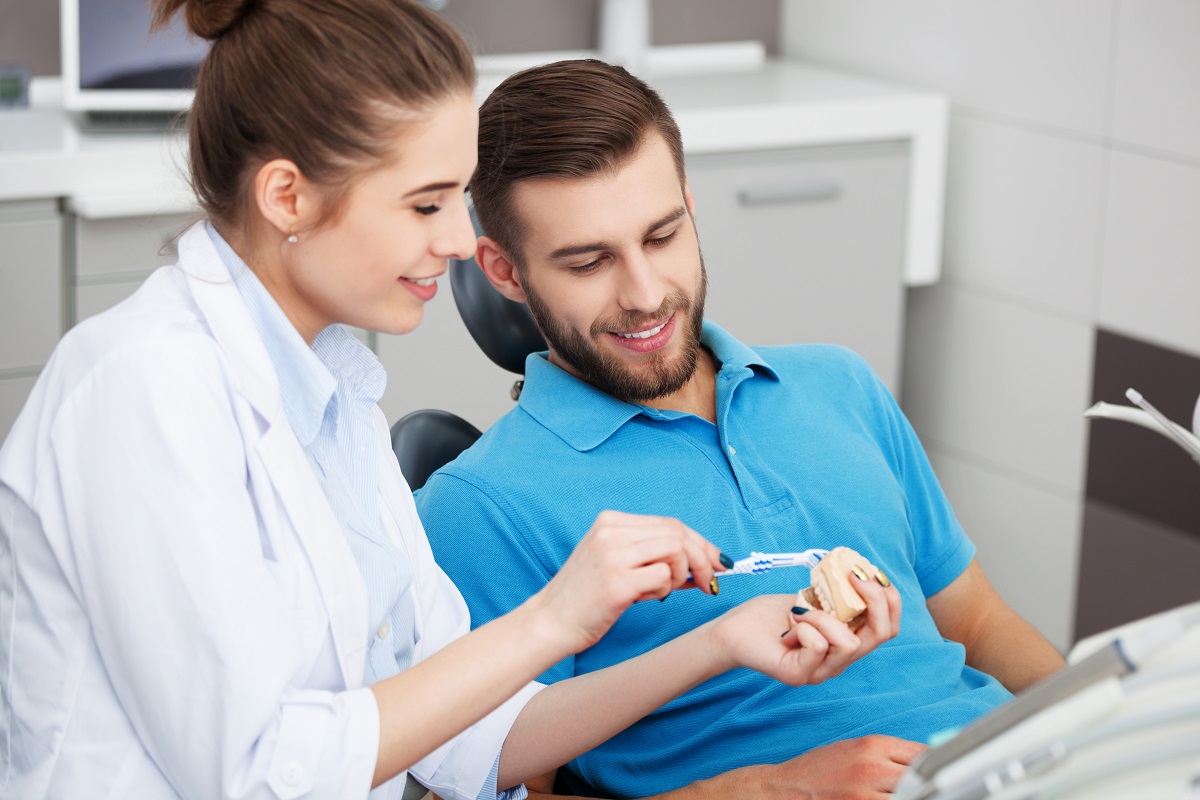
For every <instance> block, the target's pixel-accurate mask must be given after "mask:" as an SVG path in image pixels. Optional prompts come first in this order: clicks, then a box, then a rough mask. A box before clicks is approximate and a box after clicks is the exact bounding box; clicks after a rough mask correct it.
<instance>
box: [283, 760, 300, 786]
mask: <svg viewBox="0 0 1200 800" xmlns="http://www.w3.org/2000/svg"><path fill="white" fill-rule="evenodd" d="M279 779H280V780H282V781H283V782H284V783H286V784H287V785H288V786H299V785H300V782H301V781H302V780H304V767H302V766H300V765H299V764H297V763H296V762H295V761H292V762H290V763H288V764H284V765H283V769H281V770H280V771H279Z"/></svg>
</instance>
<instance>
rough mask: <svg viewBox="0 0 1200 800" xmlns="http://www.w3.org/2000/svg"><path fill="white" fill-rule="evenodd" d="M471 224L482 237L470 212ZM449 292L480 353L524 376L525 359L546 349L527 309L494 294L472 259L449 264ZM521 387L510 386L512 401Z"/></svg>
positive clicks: (455, 260)
mask: <svg viewBox="0 0 1200 800" xmlns="http://www.w3.org/2000/svg"><path fill="white" fill-rule="evenodd" d="M471 222H472V223H473V224H474V225H475V233H476V235H482V232H481V230H480V228H479V222H478V220H476V219H475V210H474V209H473V208H472V209H471ZM450 288H451V289H452V290H453V292H454V304H455V305H456V306H458V313H459V315H460V316H461V317H462V320H463V323H464V324H465V325H466V326H467V330H468V331H469V332H470V333H471V337H472V338H473V339H474V340H475V343H476V344H478V345H479V349H480V350H482V351H483V352H484V353H485V354H486V355H487V357H488V358H490V359H491V360H492V361H494V362H495V363H496V364H497V365H498V366H500V367H502V368H503V369H506V370H508V371H509V372H513V373H516V374H517V375H524V374H525V357H526V356H527V355H529V354H530V353H536V352H538V351H540V350H545V349H546V340H545V339H543V338H542V334H541V332H540V331H538V329H537V324H536V323H534V321H533V315H532V314H530V313H529V308H528V307H527V306H526V305H525V304H524V303H516V302H513V301H512V300H509V299H508V298H507V297H505V296H504V295H502V294H500V292H498V291H496V289H495V287H493V286H492V284H491V283H489V282H488V279H487V276H486V275H484V274H483V270H482V269H480V268H479V265H478V264H477V263H475V259H474V258H469V259H465V260H462V261H460V260H458V259H452V260H451V261H450ZM521 385H522V382H521V381H520V380H518V381H517V382H516V383H515V384H513V391H512V398H513V400H516V399H517V397H519V396H520V393H521Z"/></svg>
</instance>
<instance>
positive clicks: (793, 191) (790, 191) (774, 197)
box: [737, 183, 842, 206]
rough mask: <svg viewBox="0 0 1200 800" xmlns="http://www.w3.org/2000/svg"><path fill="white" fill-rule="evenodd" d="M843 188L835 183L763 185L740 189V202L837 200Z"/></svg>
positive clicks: (750, 204)
mask: <svg viewBox="0 0 1200 800" xmlns="http://www.w3.org/2000/svg"><path fill="white" fill-rule="evenodd" d="M841 193H842V188H841V187H840V186H838V185H837V184H833V183H807V184H801V185H799V186H763V187H759V188H756V189H739V190H738V195H737V196H738V203H739V204H740V205H743V206H769V205H778V204H779V203H825V202H829V201H830V200H836V199H837V198H838V197H839V196H840V195H841Z"/></svg>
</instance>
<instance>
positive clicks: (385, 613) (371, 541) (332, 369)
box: [205, 224, 527, 800]
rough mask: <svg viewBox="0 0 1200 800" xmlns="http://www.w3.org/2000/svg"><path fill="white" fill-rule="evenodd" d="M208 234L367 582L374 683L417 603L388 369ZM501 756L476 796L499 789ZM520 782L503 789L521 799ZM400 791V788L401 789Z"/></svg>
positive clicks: (400, 657) (406, 645)
mask: <svg viewBox="0 0 1200 800" xmlns="http://www.w3.org/2000/svg"><path fill="white" fill-rule="evenodd" d="M205 227H206V229H207V231H208V235H209V238H210V239H211V240H212V242H213V245H214V246H215V247H216V249H217V252H218V253H219V254H220V256H221V261H222V262H223V263H224V264H225V266H226V268H227V269H228V270H229V274H230V275H231V276H232V278H233V282H234V285H235V286H237V289H238V292H239V293H240V294H241V296H242V300H243V301H244V302H245V303H246V308H247V309H248V310H249V312H250V317H251V319H252V320H253V321H254V326H255V328H256V329H257V330H258V333H259V335H260V336H261V337H262V340H263V344H264V345H265V346H266V348H267V354H268V355H269V356H270V358H271V363H272V364H273V365H274V366H275V372H276V373H277V374H278V377H279V394H280V397H281V401H282V404H283V410H284V413H285V414H286V415H287V419H288V423H289V424H290V425H291V426H292V430H293V431H294V432H295V434H296V438H297V439H299V441H300V444H301V446H302V447H303V448H304V452H305V455H307V456H308V462H309V465H310V466H311V467H312V469H313V473H314V474H315V475H316V476H317V481H318V482H319V483H320V484H321V489H322V490H323V491H324V493H325V497H326V498H327V499H328V500H329V505H330V506H332V507H333V512H334V516H336V517H337V518H338V520H339V521H340V522H341V524H342V529H343V531H344V533H345V535H346V541H347V542H348V543H349V545H350V550H351V551H352V552H353V553H354V559H355V561H356V562H357V563H358V568H359V571H360V572H361V573H362V576H363V580H364V581H365V583H366V586H367V596H368V599H369V602H370V605H369V609H368V617H367V619H368V629H367V636H368V637H369V642H370V644H369V646H368V648H367V661H366V669H365V673H364V676H363V680H364V683H365V684H367V685H370V684H373V683H377V682H379V681H381V680H384V679H386V678H390V677H392V676H393V675H396V674H398V673H399V672H400V671H402V670H404V669H407V668H408V667H409V666H410V665H411V663H412V654H413V643H414V639H415V636H416V633H415V632H416V627H415V608H414V606H413V599H412V594H411V593H410V592H409V591H408V589H409V587H410V586H411V585H412V581H413V571H412V565H411V564H410V563H409V561H408V556H407V555H406V554H405V553H404V551H403V549H401V548H399V547H397V546H396V545H395V544H394V543H393V542H392V541H391V540H390V539H389V537H388V536H387V534H386V533H385V531H384V530H383V526H382V523H381V521H380V518H379V471H378V462H377V460H376V447H377V445H376V436H377V434H376V431H375V424H374V421H373V419H372V417H373V414H374V409H375V406H376V405H378V403H379V399H380V398H381V397H382V396H383V390H384V387H385V386H386V385H387V374H386V373H385V372H384V369H383V366H382V365H381V364H380V363H379V359H378V358H376V356H375V354H374V353H372V352H371V350H370V349H369V348H367V347H366V346H365V345H363V344H362V342H360V341H358V339H356V338H355V337H354V334H352V333H351V332H350V331H349V330H347V329H346V328H345V327H343V326H341V325H331V326H329V327H328V328H326V329H325V330H323V331H321V332H320V333H318V334H317V336H316V338H315V339H313V343H312V347H311V348H310V347H309V346H308V345H307V344H305V342H304V339H303V337H301V336H300V333H299V332H298V331H297V330H296V328H295V326H294V325H292V323H291V321H290V320H288V318H287V316H286V315H285V314H284V313H283V309H281V308H280V307H279V304H278V303H276V302H275V300H274V298H272V297H271V294H270V293H269V292H268V291H267V290H266V287H264V286H263V285H262V282H261V281H259V279H258V277H257V276H256V275H255V274H254V272H253V271H251V269H250V268H249V267H247V266H246V264H245V262H243V261H242V259H241V258H240V257H239V256H238V254H237V253H235V252H234V251H233V248H232V247H230V246H229V244H228V242H226V241H225V239H224V238H223V237H222V236H221V234H219V233H218V232H217V231H216V229H215V228H213V226H212V225H211V224H209V225H206V226H205ZM499 767H500V759H499V758H498V757H497V759H496V761H495V763H493V764H492V770H491V774H490V775H489V776H488V779H487V781H485V782H484V785H483V788H482V790H481V791H480V793H479V797H480V798H491V797H497V793H496V780H497V777H498V772H499ZM526 794H527V793H526V791H525V788H524V786H520V787H517V789H514V790H509V791H507V792H502V793H500V794H499V796H498V797H499V800H521V799H522V798H524V797H525V796H526ZM396 795H397V796H398V795H399V793H398V792H397V793H396Z"/></svg>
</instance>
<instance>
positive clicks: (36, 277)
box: [0, 200, 64, 442]
mask: <svg viewBox="0 0 1200 800" xmlns="http://www.w3.org/2000/svg"><path fill="white" fill-rule="evenodd" d="M63 273H64V266H63V229H62V218H61V216H60V214H59V212H58V205H57V204H56V203H55V202H54V201H53V200H42V201H21V202H12V203H0V442H3V441H4V439H5V438H6V437H7V436H8V431H9V429H10V428H11V427H12V423H13V420H15V419H16V418H17V414H18V413H20V411H21V408H22V407H23V406H24V405H25V399H26V398H27V397H28V396H29V391H30V390H31V389H32V388H33V384H34V381H35V380H36V379H37V376H38V373H39V372H41V369H42V366H43V365H44V364H45V363H46V359H47V358H48V357H49V356H50V353H51V351H53V350H54V345H55V344H56V343H57V342H58V337H59V336H60V335H61V334H62V331H63Z"/></svg>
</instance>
